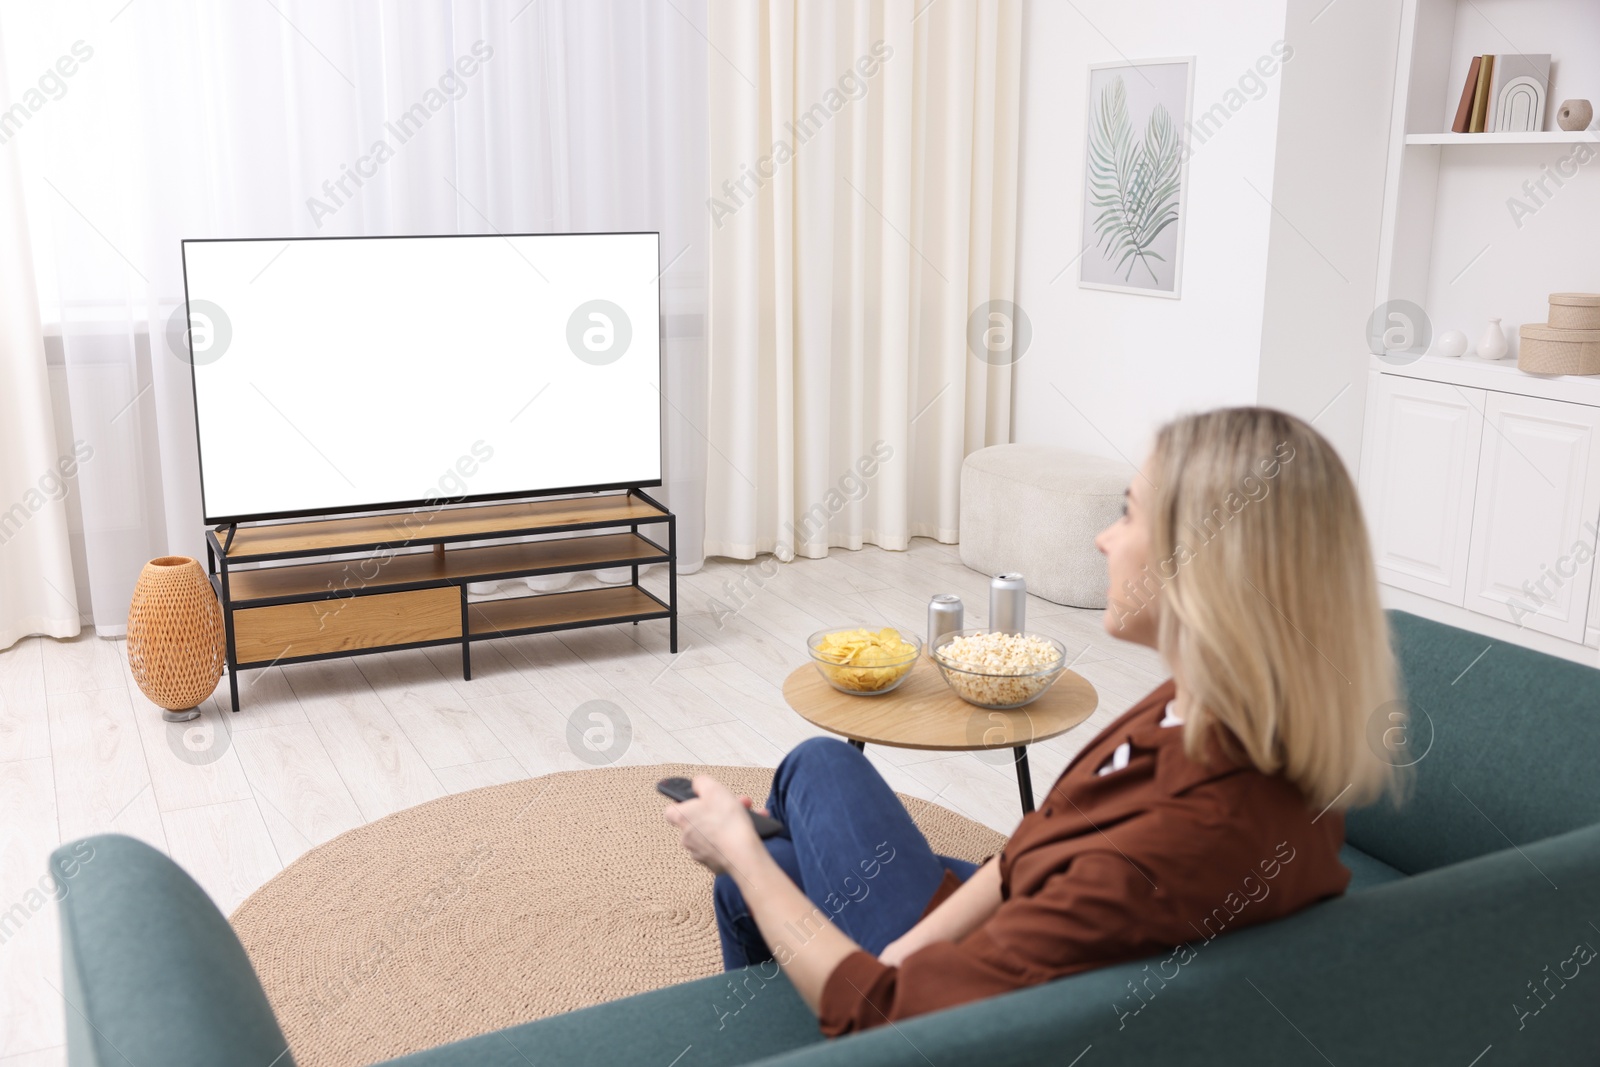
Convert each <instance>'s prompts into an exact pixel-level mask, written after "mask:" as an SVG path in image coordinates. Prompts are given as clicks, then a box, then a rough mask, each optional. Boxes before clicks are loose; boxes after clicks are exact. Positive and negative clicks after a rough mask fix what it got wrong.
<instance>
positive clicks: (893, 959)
mask: <svg viewBox="0 0 1600 1067" xmlns="http://www.w3.org/2000/svg"><path fill="white" fill-rule="evenodd" d="M910 936H911V935H910V932H909V931H908V932H907V933H905V934H902V935H901V936H900V937H897V938H895V939H894V940H893V941H891V942H889V943H888V944H887V945H885V946H883V951H882V952H880V953H878V962H879V963H882V964H884V965H885V966H888V967H898V966H900V965H901V964H902V963H904V962H905V959H906V957H907V956H909V955H911V954H912V953H913V952H915V951H916V950H917V949H919V948H921V947H922V946H921V945H912V944H910V943H909V942H908V938H910Z"/></svg>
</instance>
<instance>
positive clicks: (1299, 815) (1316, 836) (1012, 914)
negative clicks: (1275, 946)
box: [818, 681, 1350, 1037]
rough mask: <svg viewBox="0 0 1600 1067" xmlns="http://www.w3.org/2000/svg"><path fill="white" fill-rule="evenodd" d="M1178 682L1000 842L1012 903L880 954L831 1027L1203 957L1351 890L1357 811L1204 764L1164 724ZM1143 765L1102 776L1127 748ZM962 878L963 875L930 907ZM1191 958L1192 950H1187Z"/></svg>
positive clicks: (1135, 712)
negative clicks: (905, 951)
mask: <svg viewBox="0 0 1600 1067" xmlns="http://www.w3.org/2000/svg"><path fill="white" fill-rule="evenodd" d="M1173 693H1174V685H1173V683H1172V682H1170V681H1169V682H1166V683H1164V684H1163V685H1162V686H1160V687H1159V688H1158V689H1156V690H1155V692H1153V693H1151V694H1150V695H1149V696H1147V697H1145V698H1144V699H1143V700H1142V701H1140V702H1139V703H1138V704H1137V705H1136V706H1135V707H1134V708H1133V709H1132V710H1130V711H1129V712H1128V713H1127V714H1125V715H1123V716H1122V717H1121V718H1119V719H1117V720H1116V721H1115V722H1113V723H1112V724H1111V725H1110V726H1108V727H1106V729H1105V730H1104V731H1103V732H1102V733H1101V734H1100V736H1099V737H1097V738H1095V739H1094V740H1093V741H1092V742H1090V743H1089V745H1088V746H1087V747H1085V748H1084V750H1083V751H1082V752H1080V753H1079V754H1078V756H1077V757H1076V758H1075V759H1074V760H1073V761H1072V762H1071V763H1070V764H1069V765H1068V766H1067V769H1066V770H1065V771H1063V772H1062V775H1061V777H1060V778H1058V779H1056V783H1055V785H1054V786H1053V787H1051V790H1050V793H1049V795H1048V796H1047V797H1046V798H1045V801H1044V806H1043V807H1041V808H1040V809H1039V810H1038V811H1035V812H1031V813H1029V814H1028V815H1025V816H1023V819H1022V822H1021V823H1020V824H1019V825H1018V826H1017V829H1016V831H1015V832H1014V833H1013V834H1012V835H1011V838H1010V840H1008V841H1007V842H1006V845H1005V848H1004V849H1003V850H1002V851H1001V853H1000V858H999V864H1000V900H1001V903H1000V907H999V908H998V909H997V910H996V911H995V912H994V914H993V915H991V916H990V917H989V918H988V919H986V920H985V921H984V922H983V923H982V924H980V925H979V926H978V927H977V928H976V929H974V930H973V931H972V932H971V933H969V934H967V935H966V936H965V937H963V938H961V939H960V940H959V941H940V942H935V943H934V944H931V945H927V946H925V947H924V948H922V949H920V950H918V951H917V952H914V953H912V954H911V955H910V956H908V957H907V958H906V959H905V960H904V961H902V963H901V964H900V966H898V967H889V966H886V965H884V964H882V963H880V962H879V961H878V959H877V957H875V956H873V955H871V954H870V953H868V952H865V951H860V950H858V951H856V952H853V953H851V954H850V955H849V956H846V957H845V958H844V959H843V960H841V961H840V962H839V965H838V966H837V967H835V968H834V969H833V972H832V973H831V974H830V975H829V976H828V979H827V981H826V983H824V985H823V990H822V1004H821V1010H820V1012H819V1016H820V1017H819V1020H818V1022H819V1023H820V1025H821V1027H822V1032H823V1033H824V1034H826V1035H827V1036H829V1037H834V1036H837V1035H839V1034H845V1033H849V1032H851V1031H854V1030H864V1029H866V1028H868V1027H871V1026H877V1025H879V1024H881V1023H885V1022H888V1021H891V1020H898V1019H904V1018H907V1017H908V1016H913V1015H920V1014H922V1013H923V1012H929V1011H937V1010H939V1009H941V1008H949V1007H953V1006H955V1005H957V1004H965V1003H967V1002H969V1001H973V1000H979V999H981V998H983V997H991V996H995V995H996V994H999V993H1005V992H1008V991H1010V990H1013V989H1020V988H1022V987H1024V986H1031V985H1036V984H1038V983H1040V982H1048V981H1050V980H1051V979H1053V978H1060V977H1062V976H1064V975H1069V974H1073V973H1076V972H1078V971H1085V970H1089V969H1091V968H1094V967H1102V966H1105V965H1107V964H1112V963H1118V962H1121V961H1124V960H1131V959H1139V958H1141V957H1146V956H1154V955H1156V954H1158V953H1173V952H1175V951H1177V950H1181V951H1184V952H1192V951H1193V949H1191V948H1189V947H1187V945H1191V944H1197V943H1203V942H1205V941H1209V940H1210V939H1211V938H1214V937H1216V936H1217V935H1218V934H1220V933H1223V932H1224V931H1227V930H1234V929H1238V928H1240V927H1243V926H1248V925H1251V924H1253V923H1258V922H1263V921H1265V920H1268V919H1276V918H1279V917H1280V916H1283V915H1287V914H1289V913H1291V912H1294V911H1297V910H1299V909H1300V908H1303V907H1305V906H1306V905H1308V904H1311V903H1314V902H1316V901H1318V900H1322V899H1323V898H1325V897H1330V896H1335V895H1337V894H1339V893H1342V892H1344V889H1345V886H1346V885H1347V884H1348V882H1349V880H1350V872H1349V871H1347V870H1346V869H1345V868H1344V866H1343V865H1341V864H1340V863H1339V856H1338V854H1339V848H1340V846H1341V845H1342V844H1343V843H1344V818H1343V816H1342V815H1340V813H1338V812H1337V811H1327V812H1323V813H1321V814H1319V813H1318V812H1316V811H1313V810H1311V809H1310V808H1309V807H1308V806H1307V804H1306V801H1305V799H1304V797H1303V796H1302V795H1301V793H1300V791H1299V790H1298V789H1296V788H1295V787H1294V786H1293V785H1291V784H1290V783H1289V782H1288V781H1286V780H1285V779H1283V778H1281V777H1278V776H1269V775H1265V774H1262V773H1261V772H1260V771H1258V770H1256V769H1255V768H1254V767H1252V766H1250V765H1249V764H1243V765H1241V764H1238V763H1235V762H1233V761H1232V760H1230V759H1228V758H1226V757H1225V756H1223V755H1222V754H1221V752H1220V751H1219V750H1218V748H1217V746H1216V745H1215V744H1213V745H1212V748H1211V751H1212V756H1211V758H1210V759H1209V760H1208V761H1207V762H1205V763H1200V762H1197V761H1195V760H1191V759H1190V758H1189V757H1188V756H1187V755H1186V754H1185V753H1184V750H1183V733H1184V728H1183V727H1176V726H1174V727H1162V726H1160V725H1159V724H1160V722H1161V719H1162V717H1163V715H1164V713H1165V709H1166V705H1167V702H1168V701H1169V700H1171V699H1172V697H1173ZM1124 741H1127V742H1129V744H1130V746H1131V752H1130V757H1129V761H1128V765H1127V766H1126V767H1125V768H1123V769H1121V770H1118V771H1113V772H1112V773H1110V774H1108V775H1105V776H1103V777H1102V776H1100V775H1098V774H1097V773H1096V772H1097V771H1098V770H1099V768H1100V766H1101V765H1102V764H1104V763H1105V762H1106V760H1107V759H1108V758H1110V756H1111V754H1112V753H1113V752H1114V751H1115V750H1116V748H1117V746H1118V745H1119V744H1121V743H1122V742H1124ZM958 885H959V882H958V881H957V880H956V878H955V876H954V875H953V874H951V873H950V872H948V871H947V872H946V874H945V882H944V884H943V885H941V886H940V887H939V891H938V893H936V894H935V896H934V898H933V900H932V901H930V902H929V904H928V910H929V911H931V910H932V909H933V908H935V907H937V906H938V905H939V904H940V903H941V902H942V901H943V900H944V899H945V898H946V897H948V896H949V895H950V893H952V892H954V890H955V888H956V887H957V886H958ZM1184 962H1187V961H1184Z"/></svg>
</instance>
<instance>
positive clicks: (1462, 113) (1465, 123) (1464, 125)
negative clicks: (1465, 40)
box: [1450, 56, 1483, 133]
mask: <svg viewBox="0 0 1600 1067" xmlns="http://www.w3.org/2000/svg"><path fill="white" fill-rule="evenodd" d="M1482 64H1483V57H1482V56H1473V57H1472V66H1470V67H1468V68H1467V83H1466V84H1465V85H1463V86H1462V87H1461V103H1460V104H1459V105H1458V106H1457V107H1456V120H1455V121H1454V122H1452V123H1451V124H1450V132H1451V133H1466V132H1467V130H1468V129H1469V128H1470V125H1471V122H1472V98H1473V95H1474V94H1475V93H1477V91H1478V68H1479V67H1480V66H1481V65H1482Z"/></svg>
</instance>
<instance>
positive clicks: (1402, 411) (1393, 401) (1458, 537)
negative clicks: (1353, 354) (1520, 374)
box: [1361, 373, 1485, 606]
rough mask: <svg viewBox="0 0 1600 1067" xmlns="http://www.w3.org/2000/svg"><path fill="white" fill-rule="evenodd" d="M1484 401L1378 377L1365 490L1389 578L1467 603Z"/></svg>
mask: <svg viewBox="0 0 1600 1067" xmlns="http://www.w3.org/2000/svg"><path fill="white" fill-rule="evenodd" d="M1484 403H1485V399H1484V390H1482V389H1470V388H1461V387H1459V386H1455V385H1449V384H1446V383H1443V382H1433V381H1423V380H1421V379H1417V378H1403V377H1400V376H1398V375H1393V374H1380V373H1373V374H1372V376H1371V381H1370V387H1369V389H1368V395H1367V405H1368V407H1367V425H1366V438H1365V441H1364V443H1363V444H1362V448H1361V457H1362V459H1361V497H1362V508H1363V509H1364V510H1365V511H1366V513H1367V525H1368V527H1369V529H1370V530H1371V531H1372V539H1373V555H1374V560H1375V562H1376V564H1377V568H1378V578H1379V580H1380V581H1383V582H1386V583H1388V584H1389V585H1392V586H1396V587H1398V588H1400V589H1409V590H1411V591H1412V592H1414V593H1421V594H1423V595H1424V596H1427V597H1431V598H1433V599H1435V600H1441V601H1444V602H1446V603H1449V604H1455V605H1458V606H1459V605H1460V604H1461V603H1462V600H1463V598H1464V596H1465V594H1466V589H1467V548H1468V543H1469V533H1470V530H1471V528H1472V510H1473V495H1474V486H1475V484H1476V482H1477V478H1478V452H1479V448H1480V444H1481V442H1482V440H1483V417H1482V414H1481V412H1482V411H1483V406H1484Z"/></svg>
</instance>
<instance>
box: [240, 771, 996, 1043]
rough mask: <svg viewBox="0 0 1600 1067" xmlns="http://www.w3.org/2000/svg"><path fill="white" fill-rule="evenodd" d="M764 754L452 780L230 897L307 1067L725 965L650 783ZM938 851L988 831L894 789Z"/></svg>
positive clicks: (985, 845)
mask: <svg viewBox="0 0 1600 1067" xmlns="http://www.w3.org/2000/svg"><path fill="white" fill-rule="evenodd" d="M701 773H705V774H711V775H714V776H715V777H717V778H718V779H719V780H721V781H722V782H724V783H726V784H727V785H728V786H729V787H730V788H732V789H733V790H734V791H735V792H741V793H746V794H748V795H750V796H752V797H755V798H756V801H757V803H760V802H761V801H762V800H764V799H765V798H766V795H767V790H768V788H769V786H770V785H771V782H772V771H771V769H770V768H762V767H707V766H704V765H696V764H682V763H667V764H656V765H653V766H644V767H608V768H604V769H598V770H584V771H568V772H563V773H560V774H552V775H547V776H545V777H542V778H532V779H528V780H526V781H521V782H512V783H509V784H507V785H498V786H490V787H489V788H486V789H476V790H473V791H471V792H468V793H458V794H455V795H453V796H448V797H443V798H441V799H439V800H433V801H429V802H428V803H426V804H421V805H418V806H417V807H414V808H408V809H407V810H405V811H399V812H395V813H394V814H393V815H389V816H387V817H385V818H382V819H379V820H378V821H377V822H374V823H370V824H368V825H366V826H362V827H359V828H357V829H355V830H351V831H349V832H347V833H345V834H342V835H340V836H339V837H336V838H334V839H333V840H332V841H329V842H327V843H325V844H323V845H320V846H318V847H316V848H314V849H312V850H311V851H309V852H307V853H306V854H305V855H303V856H301V857H300V858H299V859H297V860H295V861H294V862H293V863H291V864H290V865H289V866H288V867H287V868H285V869H284V870H283V871H282V872H281V873H280V874H278V875H277V877H275V878H273V879H272V880H271V881H270V882H268V883H267V884H266V885H264V886H262V887H261V888H260V889H258V890H256V892H255V893H254V894H252V895H251V896H250V898H249V899H248V900H246V901H245V902H244V903H243V904H241V905H240V906H239V909H238V910H237V911H236V912H234V914H233V918H232V922H233V926H234V929H235V930H237V931H238V934H239V939H240V940H241V941H242V942H243V943H244V947H245V950H246V951H247V952H248V953H249V954H250V959H251V962H252V963H254V964H255V968H256V972H257V973H258V974H259V975H260V976H261V983H262V985H263V986H265V988H266V991H267V996H268V997H269V998H270V1000H271V1001H272V1006H273V1009H274V1010H275V1011H276V1012H277V1014H278V1021H279V1023H280V1024H281V1025H282V1026H283V1030H284V1034H285V1035H286V1036H287V1037H288V1039H289V1046H290V1048H291V1049H293V1052H294V1058H295V1060H296V1062H298V1063H299V1064H300V1065H301V1067H359V1065H365V1064H371V1063H375V1062H378V1061H380V1060H385V1059H389V1058H391V1057H394V1056H399V1055H403V1054H405V1053H409V1052H415V1051H418V1050H420V1049H424V1048H432V1047H433V1046H435V1045H441V1044H444V1043H446V1042H448V1041H455V1040H459V1039H460V1038H464V1037H471V1036H473V1035H475V1034H481V1033H487V1032H490V1031H493V1030H498V1029H501V1028H502V1027H506V1026H511V1025H514V1024H516V1023H522V1022H527V1021H528V1020H530V1019H537V1018H541V1017H543V1016H546V1015H554V1014H556V1013H558V1012H563V1011H570V1010H572V1009H573V1008H580V1007H584V1006H586V1005H590V1004H597V1003H600V1002H601V1001H606V1000H614V999H616V998H618V997H624V996H628V995H630V994H633V993H639V992H643V991H645V990H649V989H655V988H658V987H660V986H664V985H670V984H672V983H675V982H683V981H687V980H689V979H692V978H701V977H705V976H707V975H712V974H716V973H718V972H719V971H721V970H722V959H721V954H720V952H719V950H718V947H717V924H716V916H715V914H714V912H713V910H712V902H711V875H710V874H709V873H708V872H707V871H705V870H704V869H703V868H701V867H700V866H698V865H697V864H695V863H694V862H693V861H692V860H690V859H689V858H688V856H687V855H686V854H685V853H684V852H683V850H682V849H681V848H680V847H679V845H678V842H677V832H676V831H675V830H673V829H672V827H670V826H668V825H667V824H666V823H665V822H664V821H662V819H661V815H660V813H661V809H662V808H663V807H665V806H666V804H667V803H668V801H666V800H665V799H664V798H662V797H661V796H660V795H659V794H658V793H656V792H655V783H656V782H657V781H659V780H660V779H662V778H666V777H669V776H672V775H684V776H692V775H695V774H701ZM900 799H901V800H902V801H903V802H904V803H905V805H906V808H907V810H908V811H910V813H911V815H912V817H913V818H914V819H915V820H916V822H917V825H918V826H920V827H921V828H922V832H923V833H924V834H926V835H927V838H928V841H929V842H930V843H931V844H932V845H933V848H934V850H935V851H937V852H940V853H943V854H945V855H949V856H960V857H962V858H964V859H970V860H979V859H982V858H983V857H984V856H986V855H989V854H990V853H992V852H995V851H996V850H998V849H999V848H1000V846H1001V845H1002V844H1004V837H1003V836H1002V835H1001V834H998V833H996V832H994V831H993V830H990V829H989V828H988V827H986V826H982V825H980V824H978V823H975V822H972V821H971V820H969V819H966V818H963V817H962V816H960V815H957V814H955V813H954V812H951V811H948V810H946V809H944V808H941V807H939V806H938V805H936V804H930V803H928V802H926V801H922V800H918V799H915V798H913V797H906V796H902V797H901V798H900Z"/></svg>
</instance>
